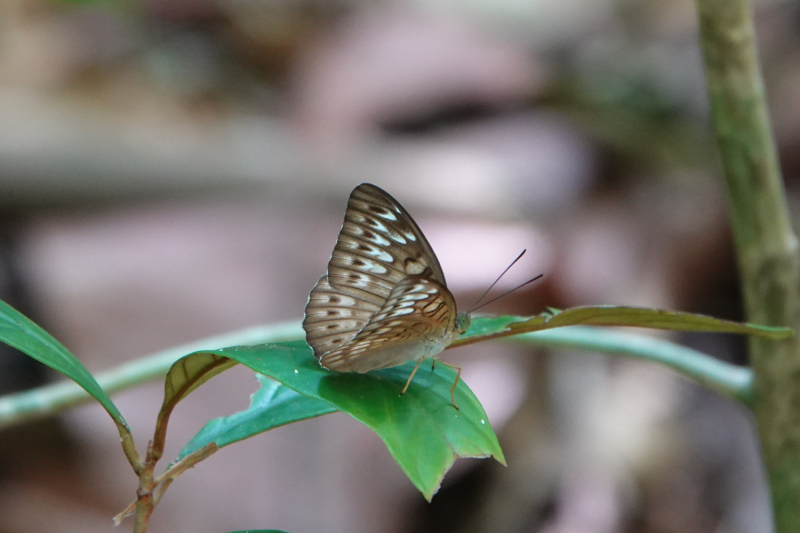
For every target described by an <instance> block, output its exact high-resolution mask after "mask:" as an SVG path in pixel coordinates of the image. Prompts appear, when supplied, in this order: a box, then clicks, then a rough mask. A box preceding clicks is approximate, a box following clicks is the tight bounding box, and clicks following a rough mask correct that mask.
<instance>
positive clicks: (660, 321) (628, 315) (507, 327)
mask: <svg viewBox="0 0 800 533" xmlns="http://www.w3.org/2000/svg"><path fill="white" fill-rule="evenodd" d="M576 325H592V326H629V327H640V328H655V329H666V330H672V331H707V332H712V333H739V334H743V335H753V336H756V337H763V338H767V339H771V340H780V339H785V338H788V337H791V336H792V335H794V331H793V330H792V329H791V328H784V327H774V326H761V325H758V324H743V323H740V322H731V321H729V320H721V319H719V318H714V317H710V316H706V315H696V314H692V313H682V312H678V311H663V310H661V309H650V308H645V307H626V306H612V305H608V306H591V307H573V308H572V309H566V310H564V311H558V310H555V309H553V310H550V311H549V312H546V313H542V314H541V315H538V316H535V317H514V316H501V317H485V318H484V317H478V318H475V319H474V320H473V321H472V326H471V327H470V329H469V331H468V332H467V334H466V335H464V336H463V337H460V338H458V339H456V341H455V342H453V344H451V347H456V346H463V345H464V344H471V343H473V342H479V341H483V340H488V339H492V338H497V337H507V336H509V335H517V334H519V333H526V332H531V331H541V330H544V329H551V328H558V327H563V326H576Z"/></svg>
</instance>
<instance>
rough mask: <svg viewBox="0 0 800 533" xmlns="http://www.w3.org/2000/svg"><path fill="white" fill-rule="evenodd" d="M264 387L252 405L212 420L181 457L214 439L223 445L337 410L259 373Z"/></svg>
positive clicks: (254, 395)
mask: <svg viewBox="0 0 800 533" xmlns="http://www.w3.org/2000/svg"><path fill="white" fill-rule="evenodd" d="M256 379H258V381H259V382H260V383H261V388H260V389H259V390H257V391H256V392H255V394H253V396H252V399H251V401H250V407H248V408H247V409H246V410H244V411H241V412H239V413H235V414H233V415H230V416H225V417H222V418H215V419H214V420H211V421H209V422H208V423H207V424H206V425H205V426H203V428H202V429H201V430H200V431H199V432H198V433H197V434H196V435H195V436H194V437H193V438H192V440H191V441H189V443H188V444H187V445H186V446H185V447H184V448H183V450H181V452H180V454H178V459H183V458H184V457H185V456H187V455H189V454H190V453H192V452H194V451H195V450H199V449H200V448H202V447H203V446H206V445H207V444H210V443H212V442H215V443H216V444H217V446H219V447H220V448H222V447H223V446H227V445H228V444H233V443H234V442H238V441H240V440H244V439H246V438H248V437H252V436H253V435H258V434H259V433H263V432H264V431H268V430H270V429H272V428H276V427H278V426H283V425H285V424H290V423H292V422H297V421H299V420H305V419H307V418H313V417H316V416H321V415H326V414H328V413H333V412H335V411H337V409H336V408H335V407H333V406H332V405H330V404H329V403H327V402H322V401H319V400H317V399H314V398H310V397H308V396H303V395H302V394H298V393H296V392H295V391H293V390H292V389H290V388H288V387H285V386H284V385H282V384H280V383H278V382H277V381H275V380H274V379H272V378H268V377H267V376H264V375H262V374H256Z"/></svg>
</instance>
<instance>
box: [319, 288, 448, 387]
mask: <svg viewBox="0 0 800 533" xmlns="http://www.w3.org/2000/svg"><path fill="white" fill-rule="evenodd" d="M455 310H456V307H455V301H454V300H453V296H452V294H450V291H449V290H447V288H445V287H443V286H441V285H440V284H439V283H438V282H436V281H434V280H427V279H414V278H407V279H405V280H403V281H401V282H400V283H398V284H397V285H396V286H395V287H394V288H393V289H392V292H391V293H390V295H389V298H387V299H386V303H385V304H384V306H383V307H382V308H381V309H380V310H379V311H378V312H377V313H376V314H375V316H373V317H372V318H371V319H370V321H369V322H368V323H367V324H366V326H364V328H363V329H362V330H361V331H360V332H358V333H357V334H356V335H355V337H353V339H352V340H350V341H349V342H347V343H346V344H345V345H343V346H341V347H339V348H337V349H334V350H333V351H331V352H328V353H326V354H324V355H323V356H322V358H321V360H320V362H321V363H322V365H323V366H324V367H325V368H330V369H332V370H339V371H341V372H368V371H370V370H377V369H380V368H389V367H392V366H397V365H399V364H402V363H405V362H407V361H409V360H412V359H419V358H420V357H424V356H426V353H425V352H426V350H434V349H435V353H438V352H440V351H441V350H442V349H443V348H444V346H439V345H438V344H437V343H439V341H440V340H441V339H442V335H441V333H442V332H443V331H451V330H452V329H453V328H454V324H455V317H456V312H455Z"/></svg>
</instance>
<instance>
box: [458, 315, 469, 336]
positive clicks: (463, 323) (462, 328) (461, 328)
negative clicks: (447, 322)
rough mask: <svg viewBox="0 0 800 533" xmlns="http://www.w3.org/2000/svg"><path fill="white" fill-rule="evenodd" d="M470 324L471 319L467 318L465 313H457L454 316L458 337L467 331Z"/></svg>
mask: <svg viewBox="0 0 800 533" xmlns="http://www.w3.org/2000/svg"><path fill="white" fill-rule="evenodd" d="M471 323H472V317H470V316H469V314H467V313H458V315H457V316H456V329H457V330H458V334H459V335H463V334H464V333H466V332H467V330H468V329H469V325H470V324H471Z"/></svg>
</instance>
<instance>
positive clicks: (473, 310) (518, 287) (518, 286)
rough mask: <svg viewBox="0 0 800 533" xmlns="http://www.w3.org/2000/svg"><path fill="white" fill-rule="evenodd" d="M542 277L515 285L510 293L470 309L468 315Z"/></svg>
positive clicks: (540, 275)
mask: <svg viewBox="0 0 800 533" xmlns="http://www.w3.org/2000/svg"><path fill="white" fill-rule="evenodd" d="M542 276H544V274H539V275H538V276H536V277H535V278H531V279H529V280H528V281H526V282H525V283H523V284H522V285H517V286H516V287H514V288H513V289H511V290H510V291H508V292H504V293H503V294H501V295H500V296H498V297H496V298H492V299H491V300H489V301H488V302H486V303H484V304H481V305H479V306H478V307H475V308H473V309H472V311H470V313H473V312H475V311H477V310H478V309H480V308H481V307H486V306H487V305H489V304H490V303H492V302H494V301H497V300H499V299H500V298H502V297H503V296H508V295H509V294H511V293H512V292H514V291H515V290H517V289H521V288H522V287H524V286H525V285H527V284H528V283H533V282H534V281H536V280H537V279H539V278H541V277H542Z"/></svg>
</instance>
